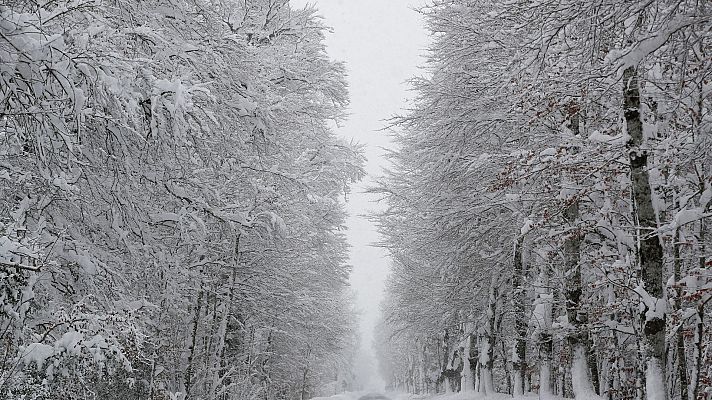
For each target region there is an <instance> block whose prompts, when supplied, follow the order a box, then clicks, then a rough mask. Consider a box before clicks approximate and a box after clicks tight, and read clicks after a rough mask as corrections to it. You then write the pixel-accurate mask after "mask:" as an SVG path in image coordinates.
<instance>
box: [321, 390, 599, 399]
mask: <svg viewBox="0 0 712 400" xmlns="http://www.w3.org/2000/svg"><path fill="white" fill-rule="evenodd" d="M371 393H374V392H353V393H342V394H338V395H335V396H331V397H316V398H313V399H312V400H359V399H360V398H361V397H363V396H365V395H367V394H371ZM380 394H382V395H384V396H386V397H388V398H389V399H391V400H535V399H540V400H563V398H562V397H559V396H539V395H538V394H536V393H528V394H526V395H524V396H516V397H512V396H510V395H508V394H502V393H496V394H490V395H484V394H482V393H477V392H469V393H465V392H460V393H450V394H439V395H433V394H429V395H415V394H409V393H393V392H383V393H380ZM599 399H600V398H599ZM585 400H589V399H585Z"/></svg>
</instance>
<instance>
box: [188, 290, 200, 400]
mask: <svg viewBox="0 0 712 400" xmlns="http://www.w3.org/2000/svg"><path fill="white" fill-rule="evenodd" d="M196 303H197V305H196V307H195V315H194V316H193V332H192V335H191V338H190V347H189V348H188V367H187V368H186V370H185V393H186V395H187V394H190V389H191V385H192V384H193V382H192V381H191V380H192V378H193V362H194V360H195V343H196V342H197V337H198V323H199V322H200V313H201V311H202V308H203V286H202V283H201V286H200V289H199V290H198V299H197V301H196Z"/></svg>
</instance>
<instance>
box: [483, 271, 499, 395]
mask: <svg viewBox="0 0 712 400" xmlns="http://www.w3.org/2000/svg"><path fill="white" fill-rule="evenodd" d="M497 292H498V288H497V286H496V284H495V280H494V279H493V280H492V284H491V285H490V288H489V300H488V301H487V322H486V323H485V324H484V326H483V328H482V339H481V342H480V346H481V348H480V360H479V365H480V367H479V370H480V392H482V393H485V394H492V393H494V379H493V377H492V369H493V363H494V346H495V337H494V335H495V332H496V329H497V326H496V323H497V297H498V293H497Z"/></svg>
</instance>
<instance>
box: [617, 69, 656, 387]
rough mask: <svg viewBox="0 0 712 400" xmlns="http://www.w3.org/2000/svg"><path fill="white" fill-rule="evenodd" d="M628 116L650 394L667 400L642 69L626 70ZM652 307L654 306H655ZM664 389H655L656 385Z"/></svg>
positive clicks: (647, 385)
mask: <svg viewBox="0 0 712 400" xmlns="http://www.w3.org/2000/svg"><path fill="white" fill-rule="evenodd" d="M623 85H624V95H623V97H624V116H625V120H626V127H627V130H628V143H627V148H628V157H629V160H630V172H631V180H632V190H633V200H634V203H635V211H634V219H635V220H637V221H638V227H639V228H638V232H639V238H638V239H639V240H638V242H639V243H640V247H639V249H638V259H639V263H640V270H641V276H642V283H643V284H642V288H643V289H644V291H645V293H647V295H649V299H648V301H646V299H643V311H642V312H641V314H640V321H641V326H642V327H643V349H644V352H645V358H646V363H645V370H646V387H647V389H648V390H647V397H648V399H652V400H665V399H667V389H665V385H666V379H665V366H666V362H665V313H664V303H665V300H664V299H663V296H664V293H663V248H662V245H661V244H660V238H659V237H658V235H657V234H656V233H655V231H656V229H657V223H656V219H655V209H654V208H653V201H652V190H651V188H650V177H649V175H648V151H647V150H646V149H645V146H644V143H643V123H642V120H641V116H640V90H639V88H638V71H637V69H636V68H634V67H628V68H626V69H625V71H623ZM651 308H652V309H651ZM654 386H656V387H660V388H662V390H653V387H654Z"/></svg>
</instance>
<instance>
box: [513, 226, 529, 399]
mask: <svg viewBox="0 0 712 400" xmlns="http://www.w3.org/2000/svg"><path fill="white" fill-rule="evenodd" d="M523 245H524V236H521V237H519V239H517V242H516V245H515V247H514V271H513V274H512V308H513V310H514V330H515V335H516V337H515V340H514V354H513V360H512V369H513V371H512V372H513V374H514V389H513V393H514V394H515V395H523V394H524V379H525V374H526V370H527V358H526V355H527V354H526V352H527V325H528V324H527V321H528V320H527V317H526V310H525V308H526V307H525V304H524V302H525V293H524V263H523V262H522V247H523Z"/></svg>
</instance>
